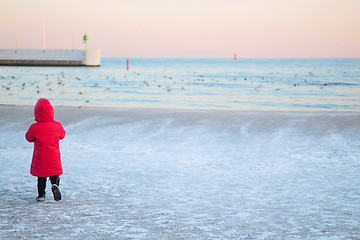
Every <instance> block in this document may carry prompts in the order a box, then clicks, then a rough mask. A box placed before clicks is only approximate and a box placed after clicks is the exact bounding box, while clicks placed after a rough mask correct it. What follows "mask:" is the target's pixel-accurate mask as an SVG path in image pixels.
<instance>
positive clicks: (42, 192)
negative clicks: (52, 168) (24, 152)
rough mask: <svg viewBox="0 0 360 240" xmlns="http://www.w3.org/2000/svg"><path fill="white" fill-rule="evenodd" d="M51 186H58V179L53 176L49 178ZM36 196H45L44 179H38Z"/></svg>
mask: <svg viewBox="0 0 360 240" xmlns="http://www.w3.org/2000/svg"><path fill="white" fill-rule="evenodd" d="M50 182H51V184H56V185H58V186H59V185H60V177H59V176H57V175H55V176H51V177H50ZM37 186H38V194H39V196H45V188H46V177H38V185H37Z"/></svg>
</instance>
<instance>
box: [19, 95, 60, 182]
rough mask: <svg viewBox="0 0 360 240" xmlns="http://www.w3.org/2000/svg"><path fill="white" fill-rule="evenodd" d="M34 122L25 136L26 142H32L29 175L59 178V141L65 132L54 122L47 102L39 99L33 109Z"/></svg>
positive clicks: (50, 107)
mask: <svg viewBox="0 0 360 240" xmlns="http://www.w3.org/2000/svg"><path fill="white" fill-rule="evenodd" d="M34 115H35V121H36V122H37V123H34V124H32V125H31V126H30V128H29V130H28V131H27V132H26V134H25V138H26V140H28V141H29V142H34V153H33V158H32V162H31V170H30V173H31V175H33V176H37V177H51V176H54V175H58V176H60V175H61V174H62V173H63V170H62V165H61V159H60V149H59V140H60V139H63V138H64V137H65V130H64V128H63V127H62V125H61V124H60V123H59V122H56V121H54V110H53V107H52V106H51V103H50V102H49V100H47V99H45V98H40V99H39V100H38V102H37V103H36V105H35V108H34Z"/></svg>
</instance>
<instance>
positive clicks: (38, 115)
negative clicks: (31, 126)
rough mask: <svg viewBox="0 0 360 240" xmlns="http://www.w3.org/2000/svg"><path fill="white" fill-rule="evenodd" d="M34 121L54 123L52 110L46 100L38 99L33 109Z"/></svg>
mask: <svg viewBox="0 0 360 240" xmlns="http://www.w3.org/2000/svg"><path fill="white" fill-rule="evenodd" d="M34 115H35V121H37V122H51V121H54V109H53V107H52V105H51V103H50V102H49V100H47V99H46V98H40V99H39V100H38V101H37V103H36V105H35V108H34Z"/></svg>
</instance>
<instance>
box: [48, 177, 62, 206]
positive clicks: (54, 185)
mask: <svg viewBox="0 0 360 240" xmlns="http://www.w3.org/2000/svg"><path fill="white" fill-rule="evenodd" d="M50 181H51V184H52V187H51V190H52V192H53V194H54V199H55V201H60V200H61V193H60V189H59V184H60V177H59V176H56V175H55V176H51V177H50Z"/></svg>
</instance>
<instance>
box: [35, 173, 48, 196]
mask: <svg viewBox="0 0 360 240" xmlns="http://www.w3.org/2000/svg"><path fill="white" fill-rule="evenodd" d="M37 187H38V196H37V198H36V200H37V201H39V202H43V201H45V188H46V178H41V177H39V178H38V185H37Z"/></svg>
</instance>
